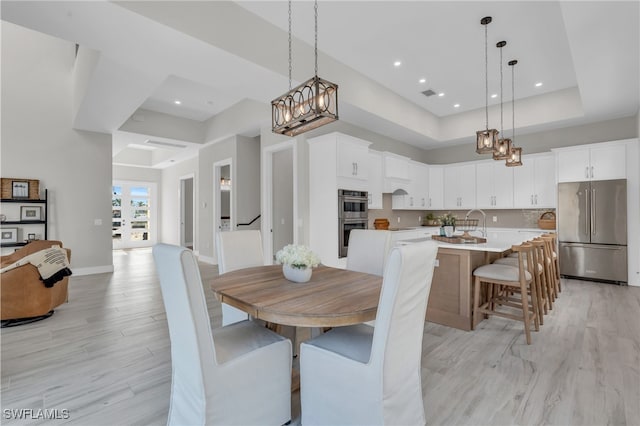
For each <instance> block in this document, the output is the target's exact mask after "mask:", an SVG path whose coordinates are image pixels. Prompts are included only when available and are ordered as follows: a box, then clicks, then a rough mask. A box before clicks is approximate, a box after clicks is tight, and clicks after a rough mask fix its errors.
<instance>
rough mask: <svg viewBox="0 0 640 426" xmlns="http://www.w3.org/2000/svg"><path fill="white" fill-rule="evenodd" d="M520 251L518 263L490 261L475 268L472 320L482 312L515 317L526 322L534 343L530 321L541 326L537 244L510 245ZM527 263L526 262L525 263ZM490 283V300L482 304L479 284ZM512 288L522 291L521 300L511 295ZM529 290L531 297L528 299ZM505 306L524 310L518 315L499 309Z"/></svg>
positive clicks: (488, 294)
mask: <svg viewBox="0 0 640 426" xmlns="http://www.w3.org/2000/svg"><path fill="white" fill-rule="evenodd" d="M511 249H512V250H513V251H514V252H516V253H517V254H518V267H517V268H514V267H513V266H510V265H500V264H496V263H493V264H490V265H484V266H480V267H478V268H476V269H475V270H474V271H473V275H474V277H475V278H474V287H473V292H474V296H473V323H474V324H475V323H477V321H478V320H479V319H480V314H486V315H497V316H501V317H503V318H508V319H512V320H516V321H522V322H524V332H525V337H526V341H527V344H528V345H530V344H531V331H530V330H531V322H532V321H533V324H534V329H535V331H539V330H540V321H539V315H538V312H539V308H538V295H537V293H536V285H535V280H534V276H535V272H534V271H535V269H534V268H535V265H536V263H535V262H534V260H533V251H534V247H533V245H531V244H526V243H524V244H521V245H519V246H513V247H512V248H511ZM525 265H526V266H525ZM482 284H487V285H488V288H487V301H486V302H485V303H483V304H482V305H481V304H480V287H481V286H482ZM510 290H518V291H519V292H520V300H518V299H516V298H514V297H512V292H511V291H510ZM529 293H530V294H531V300H530V301H529ZM502 306H506V307H510V308H515V309H518V310H520V311H521V314H519V315H515V314H513V313H510V312H508V311H505V310H502V309H501V310H498V308H501V307H502Z"/></svg>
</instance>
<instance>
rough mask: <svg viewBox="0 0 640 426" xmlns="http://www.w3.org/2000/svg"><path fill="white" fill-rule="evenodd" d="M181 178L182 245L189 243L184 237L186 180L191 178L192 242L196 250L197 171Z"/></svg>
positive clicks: (179, 221)
mask: <svg viewBox="0 0 640 426" xmlns="http://www.w3.org/2000/svg"><path fill="white" fill-rule="evenodd" d="M179 179H180V180H179V181H180V184H179V185H178V199H179V200H180V216H179V217H178V229H180V245H181V246H182V247H184V246H185V245H186V243H187V241H185V239H184V234H185V232H184V230H185V228H184V213H185V211H184V208H185V205H184V183H185V181H186V180H188V179H191V180H192V185H191V191H192V194H191V202H192V204H193V205H192V208H191V214H192V218H191V225H192V229H191V232H192V234H191V235H192V239H193V241H192V242H191V243H192V244H193V248H194V250H195V248H196V235H197V232H196V206H197V203H196V174H195V173H189V174H186V175H184V176H180V178H179Z"/></svg>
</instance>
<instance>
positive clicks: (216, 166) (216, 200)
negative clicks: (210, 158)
mask: <svg viewBox="0 0 640 426" xmlns="http://www.w3.org/2000/svg"><path fill="white" fill-rule="evenodd" d="M224 166H229V171H230V175H231V176H230V177H231V190H230V193H229V228H230V229H231V230H232V231H233V230H234V229H235V222H234V214H233V213H234V208H233V204H234V203H233V188H234V185H236V184H237V181H236V176H235V173H236V172H235V167H234V165H233V157H229V158H225V159H224V160H220V161H216V162H215V163H213V209H212V212H213V239H212V240H211V241H213V258H214V259H216V264H217V259H218V248H217V247H216V243H215V241H216V233H217V232H218V231H220V228H221V227H222V222H221V221H220V206H221V205H222V199H221V196H220V178H221V177H222V175H221V173H220V170H221V169H222V167H224Z"/></svg>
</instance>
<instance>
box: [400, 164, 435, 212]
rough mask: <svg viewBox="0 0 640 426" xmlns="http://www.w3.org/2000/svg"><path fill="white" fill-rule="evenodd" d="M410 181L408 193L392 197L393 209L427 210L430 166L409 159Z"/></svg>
mask: <svg viewBox="0 0 640 426" xmlns="http://www.w3.org/2000/svg"><path fill="white" fill-rule="evenodd" d="M408 166H409V182H408V184H407V187H406V189H405V191H406V192H407V194H394V195H393V196H392V197H391V200H392V205H391V208H392V209H393V210H426V209H427V208H428V207H427V205H428V202H429V166H428V165H427V164H424V163H419V162H417V161H409V162H408Z"/></svg>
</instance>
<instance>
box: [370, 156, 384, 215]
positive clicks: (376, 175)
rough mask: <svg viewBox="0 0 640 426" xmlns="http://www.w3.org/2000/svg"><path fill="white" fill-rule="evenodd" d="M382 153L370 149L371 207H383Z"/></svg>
mask: <svg viewBox="0 0 640 426" xmlns="http://www.w3.org/2000/svg"><path fill="white" fill-rule="evenodd" d="M383 183H384V178H383V176H382V153H381V152H377V151H369V190H368V191H369V209H382V187H383Z"/></svg>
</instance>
